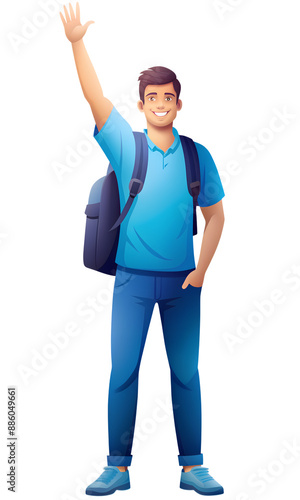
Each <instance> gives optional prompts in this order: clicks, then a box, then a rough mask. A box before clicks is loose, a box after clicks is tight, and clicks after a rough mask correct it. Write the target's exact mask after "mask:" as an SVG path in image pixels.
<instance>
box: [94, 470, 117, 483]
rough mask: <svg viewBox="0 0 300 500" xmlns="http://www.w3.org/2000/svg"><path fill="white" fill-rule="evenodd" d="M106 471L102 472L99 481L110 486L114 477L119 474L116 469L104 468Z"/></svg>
mask: <svg viewBox="0 0 300 500" xmlns="http://www.w3.org/2000/svg"><path fill="white" fill-rule="evenodd" d="M104 469H105V471H104V472H102V474H101V476H100V477H99V478H98V479H97V481H101V483H104V484H108V483H109V482H110V481H111V480H112V479H113V478H114V476H115V475H116V474H117V472H118V471H117V470H116V469H110V468H109V467H104Z"/></svg>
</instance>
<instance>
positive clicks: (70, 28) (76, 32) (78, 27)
mask: <svg viewBox="0 0 300 500" xmlns="http://www.w3.org/2000/svg"><path fill="white" fill-rule="evenodd" d="M69 10H70V14H69V12H68V9H67V7H66V6H65V5H64V12H65V18H64V16H63V15H62V13H61V12H60V13H59V15H60V18H61V20H62V22H63V25H64V28H65V33H66V37H67V39H68V40H69V41H70V42H71V43H75V42H78V41H79V40H81V39H82V38H83V37H84V35H85V33H86V30H87V29H88V27H89V25H90V24H93V23H94V21H88V22H87V23H85V24H84V25H83V26H82V24H81V22H80V9H79V3H78V2H77V3H76V13H75V12H74V10H73V7H72V5H71V4H69Z"/></svg>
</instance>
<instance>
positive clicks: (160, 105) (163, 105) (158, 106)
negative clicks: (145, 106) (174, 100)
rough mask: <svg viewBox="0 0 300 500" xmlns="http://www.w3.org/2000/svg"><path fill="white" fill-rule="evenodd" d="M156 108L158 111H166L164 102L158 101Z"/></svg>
mask: <svg viewBox="0 0 300 500" xmlns="http://www.w3.org/2000/svg"><path fill="white" fill-rule="evenodd" d="M156 107H157V109H164V107H165V103H164V101H157V103H156Z"/></svg>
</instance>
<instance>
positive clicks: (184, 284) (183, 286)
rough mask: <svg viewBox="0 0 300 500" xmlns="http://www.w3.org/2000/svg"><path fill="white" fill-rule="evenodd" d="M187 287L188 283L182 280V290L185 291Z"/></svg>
mask: <svg viewBox="0 0 300 500" xmlns="http://www.w3.org/2000/svg"><path fill="white" fill-rule="evenodd" d="M187 286H188V281H187V279H185V280H184V282H183V285H182V288H183V289H185V288H186V287H187Z"/></svg>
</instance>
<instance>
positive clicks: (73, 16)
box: [69, 3, 75, 21]
mask: <svg viewBox="0 0 300 500" xmlns="http://www.w3.org/2000/svg"><path fill="white" fill-rule="evenodd" d="M69 9H70V16H71V19H72V21H75V12H74V10H73V7H72V5H71V4H70V3H69Z"/></svg>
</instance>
